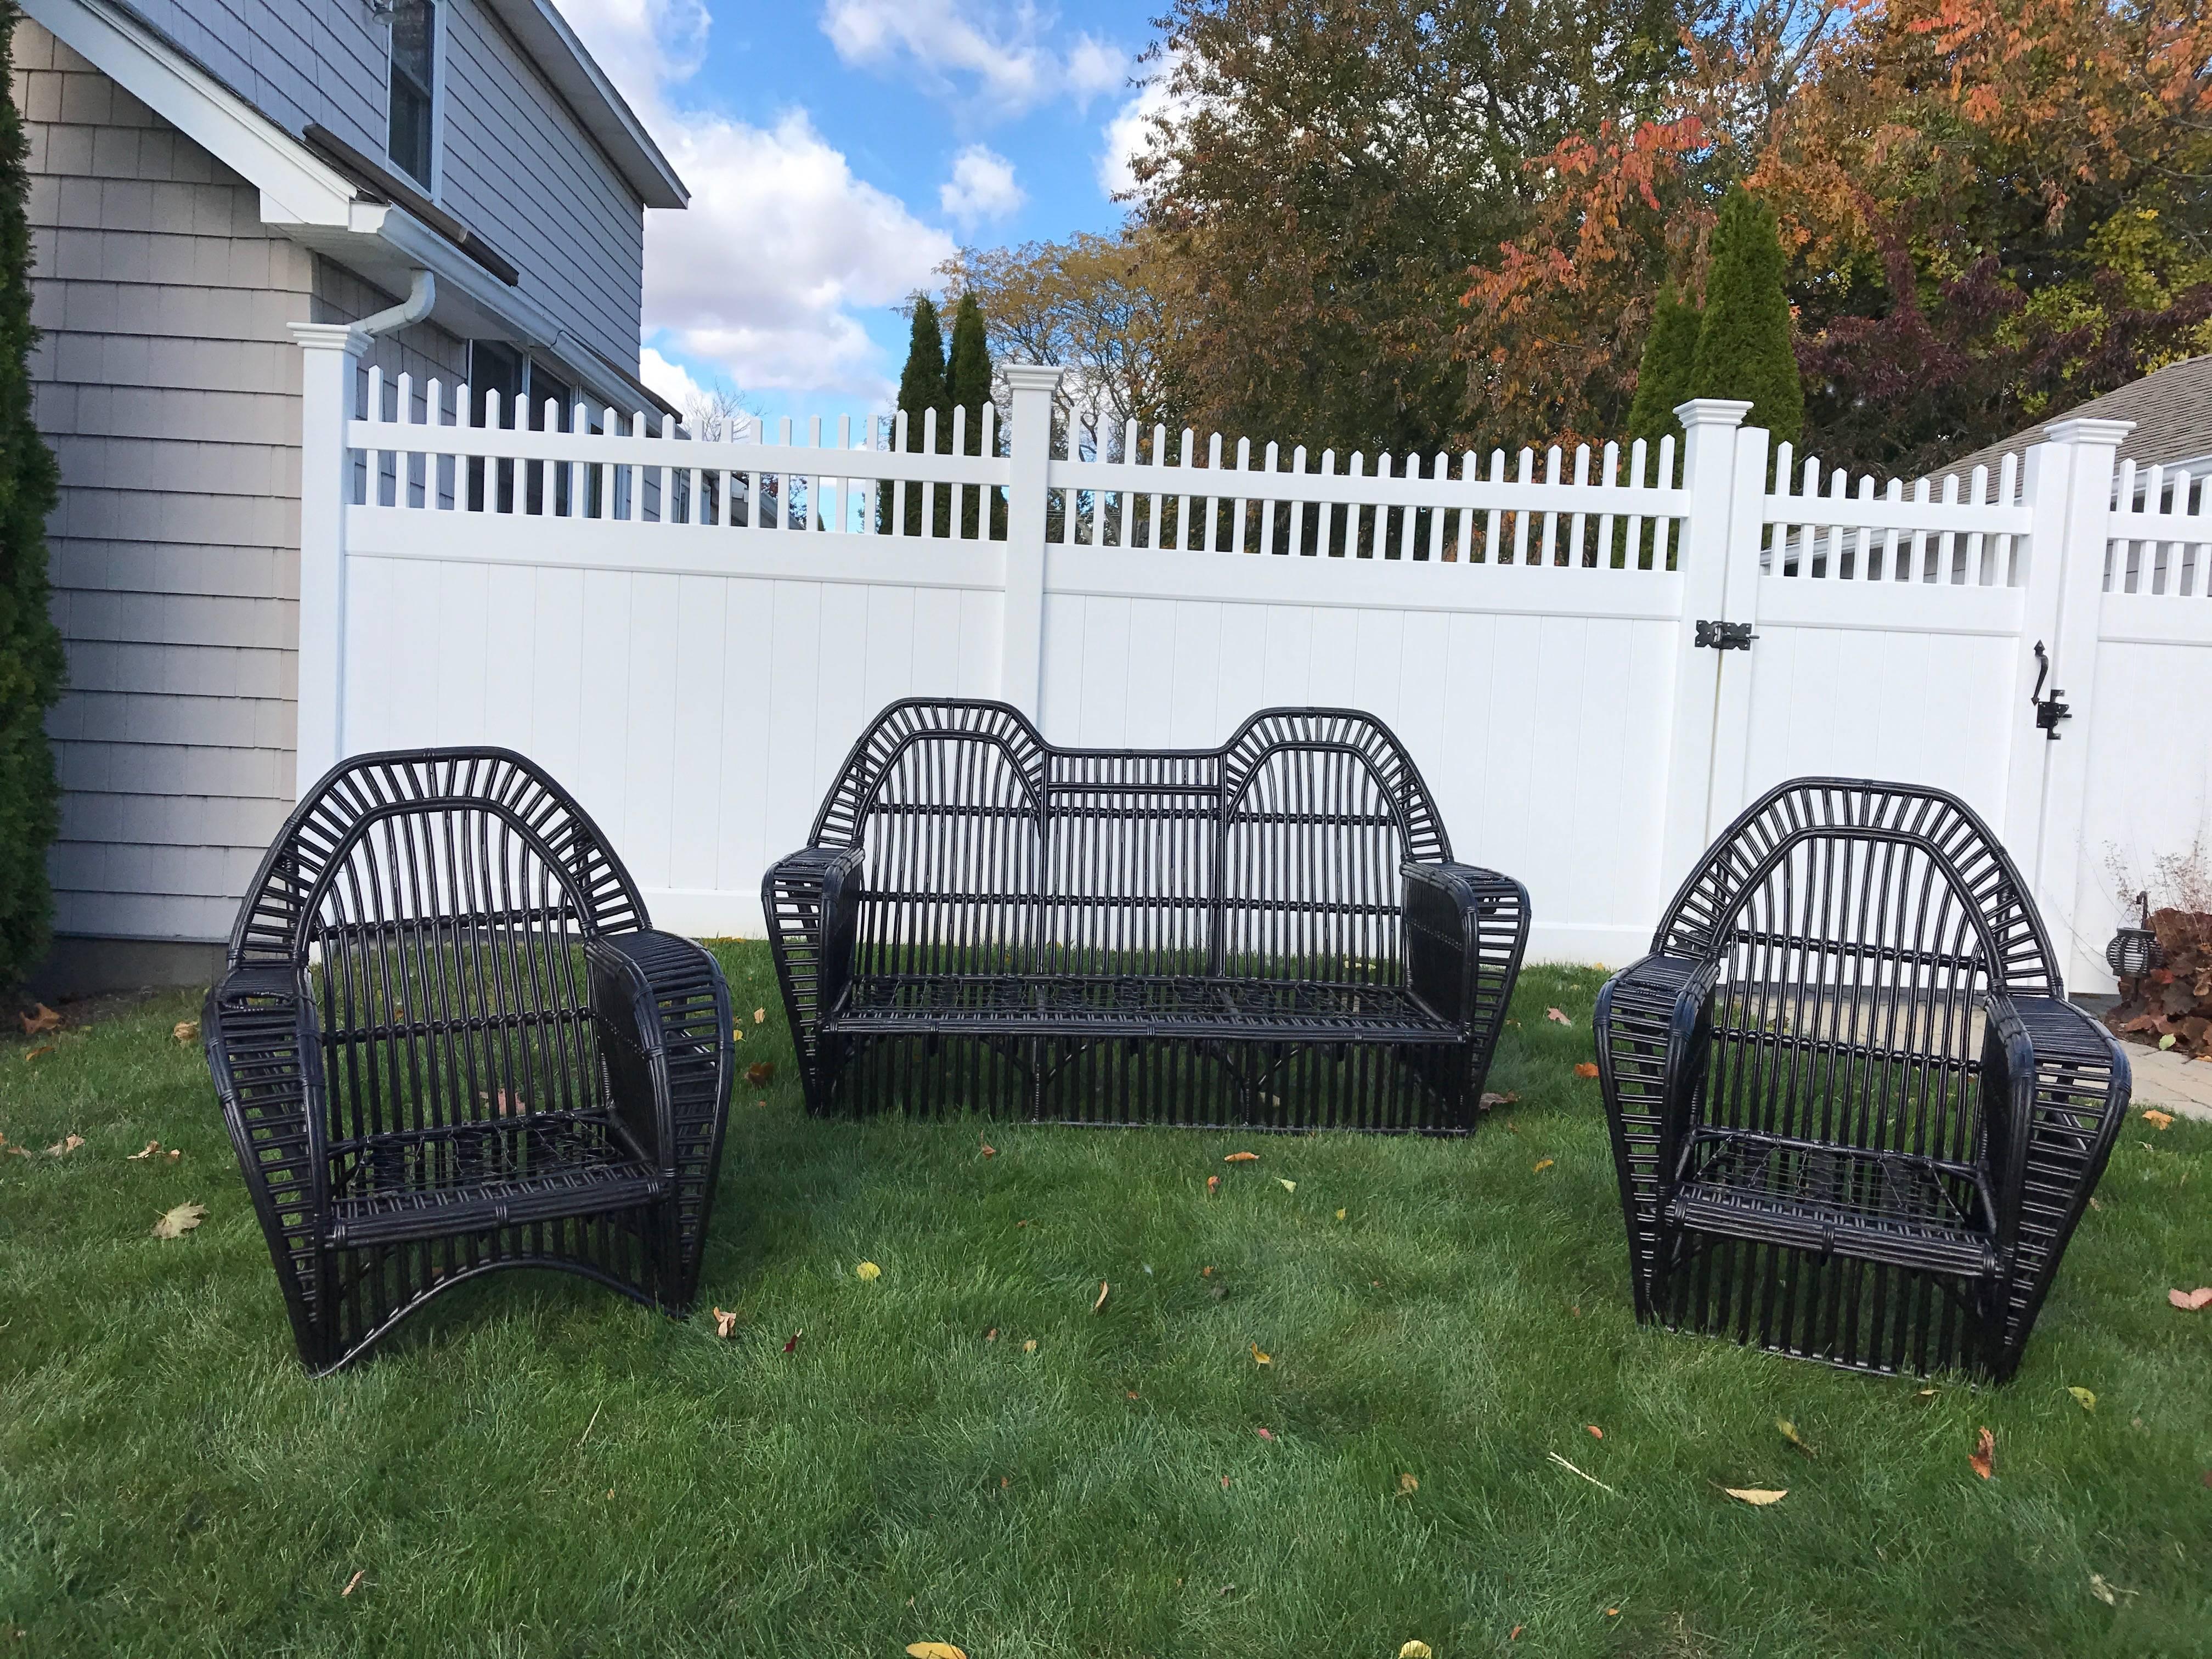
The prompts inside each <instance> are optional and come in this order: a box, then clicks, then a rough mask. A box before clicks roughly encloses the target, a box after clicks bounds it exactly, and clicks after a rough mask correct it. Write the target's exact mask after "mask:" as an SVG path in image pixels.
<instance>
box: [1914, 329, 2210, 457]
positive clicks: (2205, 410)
mask: <svg viewBox="0 0 2212 1659" xmlns="http://www.w3.org/2000/svg"><path fill="white" fill-rule="evenodd" d="M2062 420H2065V421H2073V420H2100V421H2133V422H2135V423H2136V424H2135V430H2134V431H2132V432H2130V433H2129V434H2128V435H2127V436H2126V437H2124V438H2123V439H2121V440H2120V459H2122V460H2123V461H2133V462H2134V463H2135V464H2136V465H2137V466H2138V467H2145V466H2173V465H2179V464H2183V463H2191V462H2205V461H2212V356H2203V357H2190V358H2185V359H2184V360H2183V361H2182V362H2178V363H2168V364H2167V365H2166V367H2165V368H2160V369H2154V370H2153V371H2152V372H2151V373H2150V374H2146V375H2144V376H2143V377H2142V379H2141V380H2132V381H2130V382H2129V383H2128V384H2127V385H2126V386H2122V387H2121V388H2120V389H2119V390H2118V391H2117V392H2106V394H2105V395H2104V396H2103V397H2101V398H2091V399H2089V401H2088V402H2087V403H2086V404H2079V405H2078V406H2076V407H2075V408H2073V409H2069V410H2066V411H2065V412H2064V413H2063V415H2054V416H2051V420H2050V421H2046V422H2038V423H2037V424H2035V425H2034V426H2032V427H2029V428H2027V430H2026V431H2024V432H2020V433H2016V434H2015V435H2013V436H2012V437H2009V438H2007V439H2006V440H2005V441H2003V442H2002V443H1995V444H1991V445H1990V446H1989V447H1987V448H1985V449H1978V450H1976V451H1975V452H1974V453H1972V454H1971V455H1962V456H1960V458H1959V459H1957V460H1955V461H1954V462H1952V463H1951V464H1950V465H1948V466H1946V467H1944V468H1942V470H1941V471H1938V472H1936V474H1935V476H1936V477H1939V478H1941V477H1947V476H1948V475H1949V474H1952V473H1954V472H1955V473H1957V474H1958V475H1959V476H1960V477H1968V476H1970V475H1971V474H1972V471H1973V470H1974V469H1975V468H1976V467H1978V466H1986V467H1987V468H1989V470H1990V475H1991V476H1992V477H1994V476H1996V471H1997V465H1998V463H1999V462H2000V461H2002V459H2004V458H2005V457H2006V456H2007V455H2018V454H2021V453H2025V452H2026V450H2027V448H2028V447H2029V446H2030V445H2031V444H2037V443H2040V442H2042V441H2043V436H2044V431H2045V428H2046V427H2048V426H2050V425H2051V424H2052V423H2054V422H2058V421H2062Z"/></svg>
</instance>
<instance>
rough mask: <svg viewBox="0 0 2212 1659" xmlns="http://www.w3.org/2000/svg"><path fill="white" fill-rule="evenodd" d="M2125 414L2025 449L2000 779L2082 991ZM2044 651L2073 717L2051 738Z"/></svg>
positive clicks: (2087, 965) (2093, 976)
mask: <svg viewBox="0 0 2212 1659" xmlns="http://www.w3.org/2000/svg"><path fill="white" fill-rule="evenodd" d="M2133 426H2134V422H2130V421H2100V420H2093V419H2083V420H2072V421H2054V422H2051V424H2050V425H2049V426H2047V427H2045V428H2044V441H2043V442H2041V443H2039V444H2038V445H2036V446H2035V447H2034V448H2033V449H2031V450H2029V451H2028V456H2027V463H2028V464H2027V478H2028V484H2027V507H2028V511H2029V514H2030V518H2029V526H2028V541H2027V581H2026V584H2025V587H2026V592H2024V593H2023V595H2022V596H2021V597H2022V605H2021V629H2022V630H2023V631H2022V635H2021V641H2020V655H2019V658H2018V659H2017V661H2016V663H2015V667H2014V696H2015V702H2014V706H2015V710H2016V711H2017V712H2016V716H2015V718H2016V720H2017V724H2016V725H2015V726H2014V727H2013V745H2012V754H2011V757H2010V764H2009V766H2008V770H2007V775H2006V781H2005V826H2004V839H2005V844H2006V845H2007V847H2008V848H2010V849H2011V851H2012V853H2013V855H2014V858H2015V860H2017V862H2018V863H2019V865H2020V866H2021V875H2022V876H2023V877H2025V878H2026V879H2027V886H2028V891H2029V892H2030V893H2032V894H2033V896H2034V898H2035V904H2036V908H2038V909H2039V910H2040V911H2041V912H2042V913H2043V921H2044V925H2045V927H2048V928H2049V929H2050V930H2051V947H2052V948H2053V949H2054V950H2056V951H2057V952H2058V971H2059V972H2060V973H2061V974H2062V975H2064V976H2065V977H2066V978H2067V979H2068V980H2069V981H2074V982H2075V989H2076V990H2081V989H2086V988H2089V986H2090V984H2091V983H2092V982H2093V983H2094V984H2095V986H2096V987H2098V988H2105V989H2108V988H2110V987H2109V986H2108V985H2107V984H2106V977H2105V969H2104V964H2103V963H2102V961H2101V959H2100V958H2101V945H2102V941H2101V940H2099V939H2084V938H2081V937H2080V927H2079V925H2078V922H2077V920H2076V914H2075V913H2076V911H2077V910H2078V908H2080V901H2081V869H2082V866H2083V861H2084V860H2085V859H2087V860H2094V858H2095V856H2096V853H2097V849H2096V848H2085V847H2083V846H2082V845H2081V831H2082V823H2083V816H2084V815H2083V807H2084V805H2085V803H2086V797H2087V793H2088V787H2089V725H2088V721H2087V720H2086V719H2084V718H2082V716H2084V715H2086V714H2087V713H2088V711H2089V708H2090V706H2091V705H2092V703H2093V700H2094V698H2095V696H2096V692H2097V644H2098V635H2099V633H2100V623H2101V621H2102V614H2101V613H2102V611H2103V610H2104V602H2105V556H2106V548H2107V546H2108V545H2109V544H2110V540H2111V532H2112V524H2111V519H2110V514H2111V511H2112V474H2113V471H2114V463H2115V461H2116V459H2117V457H2118V450H2119V445H2120V440H2121V439H2123V438H2124V437H2126V436H2127V435H2128V433H2129V432H2130V430H2131V429H2132V428H2133ZM2038 642H2041V643H2042V645H2043V646H2044V647H2045V652H2046V653H2048V659H2049V662H2050V665H2051V672H2050V677H2049V678H2048V680H2047V681H2046V682H2045V684H2044V687H2043V695H2044V696H2046V697H2048V696H2051V695H2052V694H2053V693H2054V692H2055V691H2057V690H2061V689H2063V690H2064V691H2065V694H2066V695H2065V696H2064V698H2063V702H2067V703H2069V704H2070V705H2071V706H2072V709H2073V712H2074V715H2075V718H2073V719H2071V720H2062V721H2061V722H2059V724H2058V726H2057V732H2058V741H2057V742H2055V743H2054V742H2052V741H2051V739H2050V738H2048V737H2047V736H2045V733H2044V732H2042V731H2040V730H2039V729H2038V728H2037V726H2036V724H2035V714H2034V711H2033V708H2031V707H2030V702H2031V699H2032V698H2033V695H2034V691H2035V684H2036V680H2037V678H2038V676H2039V672H2040V671H2041V666H2042V665H2041V664H2039V662H2038V661H2037V659H2036V656H2035V647H2036V645H2037V643H2038Z"/></svg>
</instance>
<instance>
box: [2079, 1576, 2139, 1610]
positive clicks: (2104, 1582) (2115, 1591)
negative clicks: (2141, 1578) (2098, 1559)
mask: <svg viewBox="0 0 2212 1659" xmlns="http://www.w3.org/2000/svg"><path fill="white" fill-rule="evenodd" d="M2135 1593H2136V1592H2135V1591H2133V1590H2131V1589H2121V1588H2120V1586H2119V1585H2118V1584H2115V1583H2112V1581H2111V1580H2110V1579H2108V1578H2106V1577H2105V1575H2104V1574H2103V1573H2101V1572H2093V1573H2091V1574H2090V1575H2089V1594H2090V1595H2093V1596H2095V1597H2096V1598H2097V1599H2098V1600H2099V1601H2102V1602H2103V1603H2104V1604H2105V1605H2106V1607H2118V1606H2119V1605H2120V1597H2122V1596H2123V1595H2134V1594H2135Z"/></svg>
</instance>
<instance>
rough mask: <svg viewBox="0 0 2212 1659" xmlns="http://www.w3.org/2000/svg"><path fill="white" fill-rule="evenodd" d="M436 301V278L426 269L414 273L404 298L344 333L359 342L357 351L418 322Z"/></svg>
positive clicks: (355, 324) (365, 318)
mask: <svg viewBox="0 0 2212 1659" xmlns="http://www.w3.org/2000/svg"><path fill="white" fill-rule="evenodd" d="M437 302H438V279H437V278H436V277H435V276H432V275H431V274H430V273H429V272H428V271H427V270H418V271H416V273H415V281H414V283H413V285H412V286H410V288H409V289H408V290H407V297H406V298H405V299H404V300H402V301H400V302H399V303H398V305H396V306H387V307H386V308H385V309H384V310H382V311H379V312H375V313H371V314H370V315H368V316H367V317H363V318H362V319H361V320H360V321H358V322H356V323H354V324H352V325H350V327H349V333H350V334H351V335H352V336H353V337H354V338H355V339H356V340H357V341H358V342H359V345H357V346H356V348H355V349H356V350H359V349H363V348H365V347H367V345H368V343H369V342H370V341H371V340H373V339H374V338H375V337H377V336H378V335H380V334H389V333H390V332H392V330H393V329H395V328H404V327H406V326H407V325H408V324H410V323H419V322H421V321H422V319H424V318H425V317H427V316H428V315H429V314H430V307H432V306H434V305H435V304H436V303H437Z"/></svg>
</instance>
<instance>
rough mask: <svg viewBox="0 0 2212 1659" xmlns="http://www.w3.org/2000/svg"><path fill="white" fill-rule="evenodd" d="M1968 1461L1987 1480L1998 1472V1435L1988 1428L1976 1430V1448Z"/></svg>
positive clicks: (1976, 1472)
mask: <svg viewBox="0 0 2212 1659" xmlns="http://www.w3.org/2000/svg"><path fill="white" fill-rule="evenodd" d="M1966 1462H1968V1463H1970V1464H1971V1465H1972V1466H1973V1471H1974V1473H1975V1474H1978V1475H1979V1476H1981V1477H1982V1479H1983V1480H1988V1479H1989V1478H1990V1476H1991V1475H1994V1474H1996V1472H1997V1468H1996V1462H1997V1437H1996V1436H1995V1435H1993V1434H1991V1433H1990V1431H1988V1430H1987V1429H1977V1430H1976V1431H1974V1449H1973V1451H1972V1453H1971V1454H1970V1455H1968V1456H1967V1459H1966Z"/></svg>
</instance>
